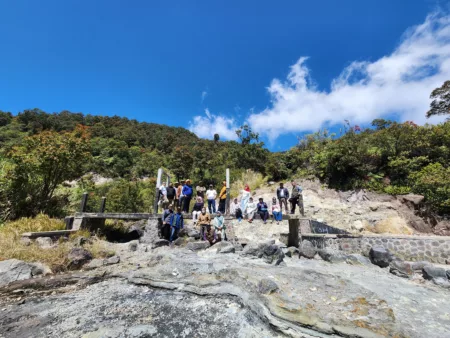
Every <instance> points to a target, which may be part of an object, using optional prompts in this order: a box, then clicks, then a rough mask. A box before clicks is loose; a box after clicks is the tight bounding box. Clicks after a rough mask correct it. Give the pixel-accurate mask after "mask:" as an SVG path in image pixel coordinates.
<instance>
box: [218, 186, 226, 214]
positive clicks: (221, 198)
mask: <svg viewBox="0 0 450 338" xmlns="http://www.w3.org/2000/svg"><path fill="white" fill-rule="evenodd" d="M222 184H223V187H222V189H221V190H220V194H219V211H220V212H221V213H222V214H224V213H225V203H226V201H227V182H225V181H223V182H222Z"/></svg>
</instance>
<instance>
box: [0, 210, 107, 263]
mask: <svg viewBox="0 0 450 338" xmlns="http://www.w3.org/2000/svg"><path fill="white" fill-rule="evenodd" d="M63 229H65V224H64V222H63V221H61V220H56V219H51V218H49V217H48V216H46V215H38V216H37V217H36V218H21V219H19V220H17V221H14V222H8V223H6V224H5V225H3V226H2V227H0V261H1V260H6V259H12V258H15V259H19V260H23V261H26V262H40V263H43V264H46V265H48V266H49V267H50V269H52V271H53V272H60V271H65V270H66V269H67V264H68V261H67V255H68V253H69V251H70V250H71V249H72V248H73V247H74V241H72V240H69V241H67V242H64V241H63V240H61V239H60V240H59V242H58V245H55V246H54V247H52V248H47V249H43V248H41V247H39V246H38V245H36V244H34V243H32V244H31V245H25V244H24V243H22V242H21V235H22V233H24V232H36V231H52V230H63ZM78 236H83V237H90V233H89V232H88V231H80V232H79V233H78V232H77V233H76V234H73V235H72V236H71V239H73V238H74V237H78ZM85 248H86V249H87V250H89V251H91V252H92V254H93V256H94V257H102V256H104V255H105V253H106V252H107V249H106V247H105V245H104V244H103V243H102V242H101V241H93V243H92V244H87V245H85Z"/></svg>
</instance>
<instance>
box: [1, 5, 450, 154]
mask: <svg viewBox="0 0 450 338" xmlns="http://www.w3.org/2000/svg"><path fill="white" fill-rule="evenodd" d="M447 10H448V2H447V1H431V0H413V1H412V0H395V1H393V0H367V1H361V0H339V1H337V0H315V1H300V0H296V1H288V0H286V1H277V2H275V1H261V0H259V1H175V2H169V3H168V2H166V1H138V0H133V1H118V0H108V1H106V0H95V1H88V0H77V1H75V0H64V1H60V0H40V1H34V0H27V1H25V0H14V1H7V0H0V47H1V51H0V109H1V110H3V111H11V112H12V113H18V112H20V111H22V110H24V109H27V108H35V107H37V108H41V109H43V110H45V111H47V112H59V111H62V110H70V111H73V112H83V113H90V114H102V115H115V114H116V115H120V116H126V117H128V118H134V119H137V120H139V121H149V122H155V123H164V124H168V125H174V126H184V127H186V128H189V129H191V130H192V131H194V132H196V133H197V134H198V135H199V136H201V137H207V138H210V137H211V138H212V135H213V134H214V133H215V132H218V133H219V134H220V135H221V139H227V138H228V139H230V138H233V137H235V135H234V129H235V128H236V127H237V126H239V125H241V124H242V123H244V122H248V123H250V124H251V126H252V127H253V128H254V129H255V130H257V131H259V132H260V134H261V136H262V139H263V140H264V141H265V142H266V144H267V146H268V147H269V148H270V149H272V150H283V149H288V148H290V147H291V146H293V145H295V143H296V140H297V138H296V137H297V136H298V135H302V134H304V133H307V132H310V131H317V130H318V129H319V128H321V127H324V126H331V127H332V128H333V129H336V128H337V127H336V126H338V125H341V124H342V123H343V120H345V119H349V120H350V121H351V123H352V124H353V123H354V124H360V125H363V126H364V125H369V124H370V121H371V120H372V119H373V118H376V117H381V116H384V117H386V116H387V117H393V116H396V118H398V119H399V120H414V121H415V122H418V123H424V122H425V119H424V114H425V112H426V108H427V107H428V105H429V99H428V97H429V94H430V92H431V90H432V89H433V88H435V87H436V86H439V85H440V84H441V83H442V82H443V81H445V80H447V79H450V51H448V49H449V48H450V44H449V41H450V17H449V16H448V12H447ZM436 121H437V120H436ZM436 121H431V122H436Z"/></svg>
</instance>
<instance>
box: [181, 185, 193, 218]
mask: <svg viewBox="0 0 450 338" xmlns="http://www.w3.org/2000/svg"><path fill="white" fill-rule="evenodd" d="M193 192H194V190H193V189H192V185H191V180H186V184H185V185H184V186H183V189H182V190H181V193H182V194H183V197H184V199H183V212H184V213H186V214H187V213H188V212H189V204H190V203H191V199H192V193H193Z"/></svg>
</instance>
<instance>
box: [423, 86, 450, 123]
mask: <svg viewBox="0 0 450 338" xmlns="http://www.w3.org/2000/svg"><path fill="white" fill-rule="evenodd" d="M430 99H432V100H433V101H431V104H430V110H429V111H428V112H427V114H426V116H427V117H431V116H435V115H446V114H450V81H445V82H444V84H443V85H442V86H441V87H439V88H436V89H435V90H433V91H432V93H431V95H430Z"/></svg>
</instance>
